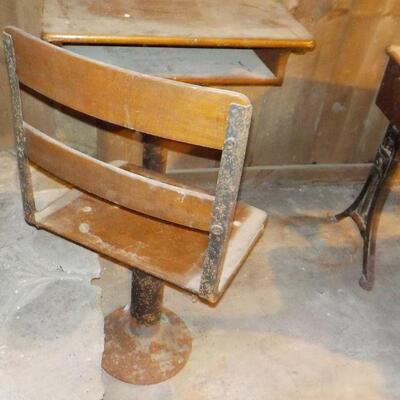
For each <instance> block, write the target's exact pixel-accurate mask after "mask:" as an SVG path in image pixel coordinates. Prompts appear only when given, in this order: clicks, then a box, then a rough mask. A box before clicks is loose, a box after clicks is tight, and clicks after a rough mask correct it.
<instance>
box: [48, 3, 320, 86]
mask: <svg viewBox="0 0 400 400" xmlns="http://www.w3.org/2000/svg"><path fill="white" fill-rule="evenodd" d="M42 36H43V38H44V39H45V40H48V41H50V42H53V43H57V44H63V45H67V44H75V45H76V44H79V45H93V44H96V45H114V46H118V45H119V46H121V45H130V46H151V47H158V48H156V49H154V48H153V49H152V48H149V47H146V48H142V49H138V48H136V49H135V48H132V47H130V48H122V47H119V48H113V49H112V48H111V49H110V47H107V48H104V47H103V48H97V49H93V48H92V49H89V48H85V47H81V48H77V47H75V48H72V49H71V50H72V51H76V52H79V51H80V54H82V55H85V54H87V55H88V56H90V57H93V58H95V59H98V60H100V61H104V62H110V60H115V61H114V62H113V63H114V64H115V63H116V64H117V65H118V63H120V65H119V66H121V67H129V68H132V69H135V70H136V71H138V72H143V73H149V74H153V75H158V76H162V77H165V78H169V79H176V80H180V81H184V82H189V83H197V84H202V85H268V86H270V85H280V84H281V83H282V80H283V75H284V69H285V66H286V61H287V58H288V55H289V54H290V52H291V51H296V52H304V51H308V50H311V49H313V47H314V40H313V38H312V36H311V35H310V33H308V32H307V31H306V29H305V28H304V27H303V26H302V25H301V24H300V23H299V22H298V21H296V19H295V18H294V17H293V16H292V15H291V14H290V12H289V11H288V10H287V9H286V8H285V7H284V6H283V5H282V4H281V3H280V2H279V1H276V0H248V1H246V2H244V1H229V2H228V1H215V0H179V1H178V0H174V1H163V0H146V1H144V0H118V1H113V2H109V1H106V0H86V1H83V0H58V1H54V0H47V1H45V5H44V23H43V34H42ZM165 46H169V47H185V48H186V49H177V48H175V49H171V48H169V49H165V48H161V47H165ZM188 47H190V48H199V47H203V48H204V47H206V48H218V49H220V48H225V49H224V50H223V51H221V52H218V51H215V50H214V49H207V50H206V53H207V55H205V54H204V53H205V51H204V50H203V51H199V52H196V51H194V50H193V49H192V50H190V49H187V48H188ZM227 49H230V50H227ZM233 49H234V50H233ZM116 53H118V54H120V53H121V54H122V55H121V57H116ZM132 54H135V57H132V56H131V55H132ZM133 59H134V60H135V61H133ZM127 60H130V61H127ZM156 60H157V62H156V63H155V61H156ZM155 65H156V66H155Z"/></svg>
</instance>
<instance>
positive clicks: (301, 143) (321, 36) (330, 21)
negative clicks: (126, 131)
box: [0, 0, 400, 169]
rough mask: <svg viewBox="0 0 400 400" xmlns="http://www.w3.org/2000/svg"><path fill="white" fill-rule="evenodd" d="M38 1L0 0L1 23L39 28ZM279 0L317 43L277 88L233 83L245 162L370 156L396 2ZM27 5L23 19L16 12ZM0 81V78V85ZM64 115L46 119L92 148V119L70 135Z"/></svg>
mask: <svg viewBox="0 0 400 400" xmlns="http://www.w3.org/2000/svg"><path fill="white" fill-rule="evenodd" d="M39 2H40V0H35V1H34V2H32V1H27V0H22V1H20V0H19V1H18V2H15V1H13V0H4V1H2V2H1V3H0V7H1V8H0V22H1V23H2V24H4V22H3V20H5V19H8V20H7V21H6V23H10V22H12V23H14V21H17V23H18V24H19V25H20V26H23V24H25V26H27V27H29V29H30V30H31V31H35V30H37V29H38V28H37V21H36V22H35V20H36V19H40V18H39V17H38V14H37V13H33V14H32V13H30V12H29V13H27V12H26V9H31V7H32V4H36V6H35V7H37V4H39ZM284 2H285V3H286V4H287V5H288V7H289V8H291V9H292V11H293V13H294V14H295V16H296V17H297V18H298V19H299V20H300V21H301V22H302V23H303V24H304V25H305V26H306V27H307V29H308V30H309V31H311V32H312V33H313V34H314V36H315V39H316V41H317V48H316V49H315V50H314V51H313V52H311V53H308V54H305V55H292V56H291V57H290V59H289V64H288V68H287V74H286V80H285V82H284V84H283V86H282V87H281V88H259V87H257V88H255V87H254V88H253V87H250V88H239V87H237V88H232V89H235V90H239V91H242V92H243V93H245V94H247V95H248V96H249V97H250V98H251V100H252V101H253V102H254V104H255V110H254V121H253V128H252V131H251V135H250V143H249V148H248V156H247V161H246V162H247V165H250V166H265V165H296V164H312V163H318V164H327V163H364V162H368V161H370V160H371V159H372V157H373V155H374V153H375V151H376V148H377V146H378V144H379V142H380V140H381V137H382V134H383V130H384V127H385V125H386V121H385V119H384V117H383V116H382V115H381V113H380V112H379V110H378V109H377V108H376V107H375V104H374V100H375V95H376V91H377V88H378V86H379V83H380V79H381V76H382V74H383V71H384V68H385V64H386V61H387V58H386V55H385V51H384V50H385V47H386V46H387V45H389V44H391V43H395V44H396V43H397V44H400V1H398V0H380V1H377V0H284ZM15 3H17V5H16V4H15ZM24 9H25V15H26V17H25V18H26V20H25V22H23V21H22V20H21V17H18V14H20V15H21V14H23V13H22V10H24ZM4 10H6V12H4ZM36 10H39V8H36ZM31 15H34V18H31ZM27 17H29V18H27ZM0 59H1V56H0ZM3 86H4V82H3V78H2V77H0V88H3ZM1 107H2V108H1V109H0V112H1V113H2V115H0V118H1V121H0V128H1V133H0V138H1V137H3V141H4V137H5V136H4V131H5V130H7V129H4V128H3V126H4V119H5V118H4V114H5V111H4V104H2V105H1ZM32 114H35V113H32ZM32 118H33V116H32ZM64 118H66V117H65V116H64V114H62V113H58V114H56V116H53V117H51V118H50V119H47V120H45V121H43V124H45V123H48V124H49V126H51V127H53V128H54V125H56V127H55V130H56V136H58V137H60V138H66V140H67V141H70V142H72V143H73V144H74V141H78V138H81V137H82V136H81V135H79V131H80V130H81V129H88V128H89V129H90V132H91V134H90V135H88V137H90V141H91V142H90V143H89V142H88V143H80V142H79V143H78V142H77V143H76V146H75V147H78V148H84V149H86V150H87V151H88V152H94V151H95V144H94V143H93V141H94V140H95V136H96V134H95V128H94V127H93V126H92V124H89V125H87V124H85V123H82V122H76V123H72V122H69V123H68V124H67V128H68V127H69V128H71V129H70V130H71V131H72V133H71V134H67V133H65V132H64V130H63V129H64V128H62V127H61V126H62V124H63V121H64V120H65V119H64ZM68 118H70V117H69V116H68ZM41 123H42V122H41ZM40 128H41V129H42V130H45V129H44V128H43V127H40ZM0 141H1V139H0ZM124 145H125V144H124V143H122V146H124ZM171 150H174V151H171V152H170V155H169V169H182V168H194V169H196V168H208V167H215V166H216V161H215V159H216V157H217V155H218V154H216V153H213V152H211V153H210V152H208V153H204V152H201V151H196V152H194V151H193V149H191V148H190V147H187V146H175V147H173V148H171ZM134 157H137V156H136V153H135V154H134Z"/></svg>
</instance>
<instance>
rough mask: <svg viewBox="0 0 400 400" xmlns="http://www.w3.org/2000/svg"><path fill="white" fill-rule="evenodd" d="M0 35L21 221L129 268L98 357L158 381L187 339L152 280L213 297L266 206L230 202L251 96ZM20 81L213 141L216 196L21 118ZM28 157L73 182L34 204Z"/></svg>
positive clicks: (142, 124)
mask: <svg viewBox="0 0 400 400" xmlns="http://www.w3.org/2000/svg"><path fill="white" fill-rule="evenodd" d="M4 45H5V51H6V58H7V64H8V71H9V80H10V87H11V92H12V104H13V115H14V126H15V136H16V146H17V158H18V168H19V176H20V183H21V191H22V199H23V207H24V213H25V219H26V221H27V222H28V223H29V224H32V225H34V226H36V227H37V228H39V229H45V230H48V231H50V232H53V233H55V234H57V235H59V236H62V237H64V238H66V239H68V240H71V241H73V242H76V243H78V244H81V245H83V246H85V247H87V248H89V249H92V250H93V251H95V252H97V253H99V254H102V255H105V256H108V257H110V258H112V259H114V260H116V261H118V262H121V263H123V264H125V265H126V266H129V267H130V268H132V300H131V304H130V307H125V308H121V309H118V310H116V311H114V312H113V313H111V314H110V315H108V316H107V317H106V321H105V334H106V339H105V350H104V355H103V367H104V369H105V370H106V371H107V372H109V373H110V374H111V375H113V376H114V377H116V378H118V379H120V380H123V381H125V382H130V383H136V384H150V383H157V382H161V381H163V380H165V379H168V378H170V377H171V376H173V375H175V374H176V373H177V372H178V371H179V370H180V369H181V368H182V367H183V366H184V364H185V363H186V361H187V359H188V356H189V354H190V351H191V341H192V339H191V336H190V333H189V331H188V329H187V328H186V326H185V324H184V323H183V322H182V321H181V320H180V319H179V318H178V317H177V316H176V315H175V314H174V313H172V312H171V311H169V310H167V309H165V308H163V307H162V296H163V286H164V283H163V282H164V281H166V282H170V283H172V284H174V285H176V286H178V287H181V288H183V289H185V290H188V291H190V292H193V293H195V294H197V295H198V296H200V297H201V298H203V299H205V300H207V301H209V302H216V301H217V300H218V299H219V298H220V297H221V295H222V294H223V292H224V291H225V289H226V288H227V286H228V284H229V283H230V281H231V280H232V278H233V277H234V276H235V274H236V272H237V271H238V268H239V267H240V265H241V264H242V263H243V261H244V259H245V258H246V256H247V255H248V253H249V252H250V250H251V248H252V247H253V245H254V244H255V242H256V241H257V239H258V238H259V237H260V235H261V233H262V231H263V228H264V224H265V221H266V214H265V212H263V211H261V210H258V209H256V208H254V207H250V206H248V205H246V204H243V203H238V204H236V199H237V194H238V189H239V184H240V179H241V174H242V168H243V161H244V156H245V151H246V145H247V137H248V131H249V126H250V120H251V110H252V107H251V104H250V102H249V100H248V99H247V97H245V96H243V95H241V94H238V93H234V92H229V91H224V90H217V89H211V88H203V87H198V86H194V85H189V84H184V83H178V82H175V81H172V80H166V79H160V78H156V77H152V76H147V75H142V74H138V73H135V72H132V71H128V70H123V69H120V68H116V67H112V66H109V65H106V64H103V63H99V62H95V61H92V60H90V59H87V58H84V57H81V56H77V55H74V54H73V53H70V52H68V51H66V50H63V49H62V48H58V47H56V46H54V45H50V44H48V43H46V42H44V41H41V40H39V39H37V38H34V37H32V36H30V35H28V34H26V33H24V32H23V31H21V30H19V29H17V28H14V27H8V28H6V30H5V33H4ZM20 83H21V84H23V85H25V86H26V87H29V88H30V89H31V90H33V91H35V92H37V93H40V94H41V95H43V96H45V97H47V98H49V99H51V100H53V101H55V102H57V103H59V104H62V105H64V106H66V107H69V108H71V109H74V110H77V111H79V112H81V113H84V114H87V115H89V116H92V117H95V118H98V119H100V120H104V121H107V122H109V123H113V124H115V125H120V126H123V127H125V128H130V129H134V130H137V131H140V132H143V133H146V134H149V135H153V136H156V137H161V138H164V139H170V140H176V141H181V142H185V143H190V144H193V145H198V146H204V147H209V148H214V149H221V150H222V158H221V164H220V169H219V175H218V182H217V186H216V190H215V195H211V194H208V193H205V192H203V191H200V190H197V189H194V188H191V187H188V186H184V185H180V184H179V183H177V182H175V181H173V180H172V179H169V178H166V177H164V176H163V175H161V174H159V173H156V172H154V171H149V170H144V169H142V168H140V167H138V166H132V165H121V164H118V165H116V164H107V163H105V162H102V161H98V160H96V159H94V158H92V157H89V156H87V155H85V154H82V153H80V152H78V151H76V150H74V149H72V148H69V147H67V146H65V145H64V144H62V143H60V142H58V141H56V140H55V139H53V138H51V137H50V136H48V135H47V134H46V133H50V132H41V131H39V130H38V129H36V128H35V127H33V126H30V125H28V124H27V123H26V122H24V117H23V115H24V114H23V110H22V106H21V98H20V87H19V84H20ZM30 163H34V164H36V165H37V166H39V167H41V168H43V169H44V170H46V171H48V172H49V173H51V174H52V175H53V176H55V177H57V178H59V179H61V180H63V181H65V182H67V183H68V184H69V185H72V186H73V188H72V189H70V190H69V191H68V192H67V194H64V195H62V196H61V197H60V198H59V199H57V200H55V201H54V202H52V203H51V204H50V205H49V206H48V207H47V208H45V209H43V210H40V211H37V210H36V208H35V201H34V195H33V190H32V185H31V178H30ZM82 267H84V266H82Z"/></svg>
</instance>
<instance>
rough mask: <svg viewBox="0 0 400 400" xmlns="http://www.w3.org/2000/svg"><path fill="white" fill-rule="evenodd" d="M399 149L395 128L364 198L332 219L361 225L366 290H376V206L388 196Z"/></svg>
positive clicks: (385, 142) (380, 152)
mask: <svg viewBox="0 0 400 400" xmlns="http://www.w3.org/2000/svg"><path fill="white" fill-rule="evenodd" d="M399 147H400V130H399V128H397V127H396V126H395V125H393V124H391V125H389V127H388V129H387V132H386V135H385V137H384V139H383V142H382V144H381V146H380V147H379V150H378V153H377V154H376V157H375V161H374V166H373V167H372V170H371V173H370V175H369V176H368V179H367V181H366V182H365V184H364V187H363V188H362V190H361V192H360V194H359V195H358V196H357V198H356V200H355V201H354V203H353V204H352V205H351V206H350V207H349V208H347V209H346V210H345V211H343V212H342V213H340V214H337V215H336V216H334V217H333V218H332V220H333V221H334V222H336V221H340V220H342V219H343V218H346V217H350V218H351V219H352V220H353V221H354V222H355V223H356V224H357V227H358V229H359V231H360V234H361V237H362V238H363V241H364V249H363V273H362V276H361V278H360V282H359V283H360V286H361V287H362V288H363V289H365V290H372V288H373V285H374V280H375V257H374V256H375V254H374V243H373V240H372V239H373V238H372V236H373V231H374V229H373V228H374V223H375V222H376V219H377V214H378V212H377V207H376V206H377V203H378V200H384V198H383V196H382V193H384V192H383V188H384V186H385V183H386V180H387V178H388V176H389V173H390V171H391V169H392V168H393V165H394V161H395V157H396V154H397V152H398V150H399ZM382 202H383V201H382Z"/></svg>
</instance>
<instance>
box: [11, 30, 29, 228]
mask: <svg viewBox="0 0 400 400" xmlns="http://www.w3.org/2000/svg"><path fill="white" fill-rule="evenodd" d="M3 43H4V52H5V58H6V64H7V69H8V79H9V82H10V89H11V101H12V114H13V123H14V135H15V143H16V150H17V161H18V173H19V180H20V186H21V194H22V204H23V208H24V215H25V220H26V221H27V222H28V223H29V224H32V225H34V224H35V212H36V207H35V201H34V198H33V189H32V180H31V173H30V169H29V163H28V159H27V158H26V156H25V150H24V149H25V134H24V122H23V118H22V102H21V92H20V88H19V80H18V77H17V72H16V61H15V53H14V47H13V41H12V37H11V36H10V35H9V34H8V33H3Z"/></svg>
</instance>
